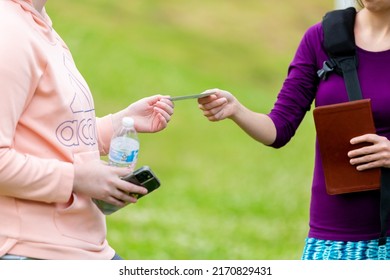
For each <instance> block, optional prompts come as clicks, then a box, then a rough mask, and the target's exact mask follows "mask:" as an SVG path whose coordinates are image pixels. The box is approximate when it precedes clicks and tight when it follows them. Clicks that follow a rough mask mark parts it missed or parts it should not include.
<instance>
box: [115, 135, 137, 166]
mask: <svg viewBox="0 0 390 280" xmlns="http://www.w3.org/2000/svg"><path fill="white" fill-rule="evenodd" d="M138 150H139V143H138V142H137V141H136V140H134V139H131V138H122V137H119V138H117V139H114V140H113V141H112V143H111V147H110V154H109V160H110V162H111V163H114V164H115V165H117V164H119V165H130V164H132V163H135V162H136V161H137V158H138Z"/></svg>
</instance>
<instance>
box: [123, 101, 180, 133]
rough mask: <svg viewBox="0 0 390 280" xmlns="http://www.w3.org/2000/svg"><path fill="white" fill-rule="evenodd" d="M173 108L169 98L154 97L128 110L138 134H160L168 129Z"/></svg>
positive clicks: (137, 103)
mask: <svg viewBox="0 0 390 280" xmlns="http://www.w3.org/2000/svg"><path fill="white" fill-rule="evenodd" d="M173 108H174V105H173V103H172V101H170V100H169V97H168V96H162V95H154V96H150V97H145V98H142V99H140V100H138V101H136V102H134V103H133V104H131V105H130V106H129V107H128V108H127V110H128V112H129V113H128V115H129V116H131V117H132V118H133V119H134V123H135V129H136V130H137V131H138V132H158V131H161V130H163V129H164V128H166V127H167V125H168V122H169V121H170V119H171V116H172V114H173V111H174V109H173Z"/></svg>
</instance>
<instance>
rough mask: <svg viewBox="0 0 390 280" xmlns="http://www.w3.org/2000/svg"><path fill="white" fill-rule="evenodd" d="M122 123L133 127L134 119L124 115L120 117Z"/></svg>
mask: <svg viewBox="0 0 390 280" xmlns="http://www.w3.org/2000/svg"><path fill="white" fill-rule="evenodd" d="M122 125H123V126H125V127H133V126H134V119H133V118H130V117H124V118H123V119H122Z"/></svg>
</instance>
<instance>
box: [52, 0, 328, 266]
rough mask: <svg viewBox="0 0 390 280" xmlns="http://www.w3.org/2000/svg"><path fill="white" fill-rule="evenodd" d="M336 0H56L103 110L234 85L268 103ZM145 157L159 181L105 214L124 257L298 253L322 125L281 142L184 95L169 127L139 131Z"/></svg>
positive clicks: (256, 105)
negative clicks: (212, 115)
mask: <svg viewBox="0 0 390 280" xmlns="http://www.w3.org/2000/svg"><path fill="white" fill-rule="evenodd" d="M333 4H334V3H333V1H321V0H310V1H309V0H307V1H302V0H300V1H298V0H288V1H287V0H285V1H259V0H243V1H232V0H231V1H229V0H228V1H226V0H224V1H222V0H208V1H198V0H186V1H179V0H165V1H154V0H133V1H123V0H111V1H107V0H84V1H79V0H67V1H48V3H47V5H46V9H47V11H48V13H49V15H50V16H51V18H52V20H53V22H54V28H55V29H56V30H57V32H58V33H59V34H60V35H61V36H62V37H63V38H64V40H65V41H66V42H67V44H68V45H69V47H70V49H71V51H72V52H73V56H74V59H75V61H76V64H77V66H78V68H79V69H80V71H81V72H82V73H83V75H84V76H85V78H86V80H87V81H88V83H89V85H90V88H91V90H92V93H93V94H94V98H95V103H96V111H97V114H98V115H99V116H102V115H105V114H108V113H110V112H115V111H117V110H120V109H122V108H124V107H125V106H127V105H128V104H130V103H132V102H134V101H136V100H138V99H140V98H142V97H145V96H149V95H153V94H157V93H162V94H170V95H183V94H194V93H200V92H202V91H203V90H205V89H209V88H216V87H218V88H222V89H226V90H229V91H231V92H232V93H233V94H234V95H235V96H236V97H237V98H238V99H239V100H240V101H241V102H242V103H243V104H245V105H246V106H247V107H249V108H250V109H252V110H255V111H259V112H268V111H269V110H270V108H271V107H272V105H273V103H274V101H275V98H276V95H277V93H278V91H279V89H280V86H281V84H282V83H283V79H284V77H285V75H286V72H287V67H288V64H289V62H290V61H291V59H292V57H293V55H294V52H295V49H296V47H297V44H298V43H299V41H300V39H301V36H302V35H303V32H304V31H305V30H306V29H307V28H308V27H309V26H310V25H312V24H314V23H315V22H317V21H319V20H320V19H321V17H322V16H323V14H324V13H325V12H326V11H328V10H330V9H332V8H333ZM140 141H141V150H140V158H139V161H138V166H141V165H144V164H146V165H150V166H151V167H152V169H153V170H154V171H155V173H157V174H158V176H159V177H160V180H161V182H162V186H161V188H160V189H159V190H158V191H156V192H154V193H153V194H151V195H150V196H149V197H145V198H143V199H142V200H140V201H139V202H138V203H137V204H136V205H130V206H128V207H127V208H126V209H123V210H122V211H120V212H117V213H115V214H113V215H111V216H109V217H108V218H107V223H108V240H109V242H110V243H111V245H112V246H113V247H114V248H115V249H116V250H117V252H118V253H119V254H120V255H122V257H124V258H126V259H139V260H153V259H171V260H173V259H174V260H186V259H187V260H197V259H206V260H215V259H219V260H231V259H234V260H240V259H244V260H248V259H282V260H289V259H299V258H300V256H301V252H302V248H303V244H304V239H305V237H306V234H307V231H308V209H309V199H310V183H311V175H312V161H313V146H314V144H313V141H314V127H313V122H312V113H311V112H309V114H308V115H307V117H306V118H305V120H304V122H303V123H302V125H301V127H300V128H299V130H298V132H297V134H296V136H295V137H294V138H293V140H292V141H291V142H290V143H289V145H287V146H286V147H284V148H283V149H278V150H276V149H273V148H269V147H265V146H263V145H261V144H259V143H257V142H255V141H254V140H252V139H251V138H250V137H248V136H247V135H246V134H245V133H243V132H242V131H241V130H240V129H239V128H238V127H237V126H235V125H234V124H233V122H231V121H230V120H226V121H223V122H218V123H212V122H209V121H207V119H206V118H204V117H203V116H202V113H201V111H200V110H199V109H198V107H197V103H196V101H182V102H180V103H179V102H177V103H176V106H175V113H174V116H173V118H172V120H171V122H170V123H169V126H168V128H167V129H166V130H164V131H163V132H160V133H156V134H142V135H140Z"/></svg>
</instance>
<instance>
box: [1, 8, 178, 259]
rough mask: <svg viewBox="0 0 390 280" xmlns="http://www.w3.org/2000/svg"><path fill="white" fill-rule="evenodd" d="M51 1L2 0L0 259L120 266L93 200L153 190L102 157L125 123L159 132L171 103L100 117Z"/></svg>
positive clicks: (159, 100)
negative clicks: (50, 12)
mask: <svg viewBox="0 0 390 280" xmlns="http://www.w3.org/2000/svg"><path fill="white" fill-rule="evenodd" d="M45 3H46V0H24V1H23V0H8V1H0V34H1V37H0V61H1V63H0V100H1V103H0V119H1V120H2V124H1V126H0V259H1V258H3V259H10V258H15V256H16V258H22V259H23V258H27V259H28V258H33V259H107V260H109V259H113V258H116V254H115V251H114V250H113V249H112V248H111V247H110V245H109V244H108V243H107V240H106V222H105V216H104V215H103V214H102V213H101V212H100V210H99V209H98V208H97V207H96V205H95V204H94V203H93V201H92V198H95V199H99V200H103V201H106V202H108V203H111V204H114V205H117V206H121V207H122V206H124V205H126V204H128V203H135V202H136V199H135V198H134V197H132V196H129V195H126V193H130V192H131V193H142V194H143V193H146V189H144V188H141V187H138V186H136V185H133V184H131V183H128V182H125V181H123V180H121V179H120V177H121V176H124V175H125V174H127V173H128V172H129V170H126V169H122V168H117V167H112V166H108V165H106V164H104V163H102V161H101V160H100V156H101V155H105V154H107V152H108V148H109V144H110V139H111V136H112V134H113V131H114V130H115V129H116V128H118V127H119V126H120V121H121V119H122V118H123V117H124V116H130V117H132V118H133V119H134V120H135V124H136V129H137V131H138V132H157V131H160V130H162V129H164V128H165V127H166V126H167V123H168V121H169V120H170V118H171V115H172V114H173V104H172V102H171V101H170V100H169V99H168V98H167V97H166V96H161V95H156V96H151V97H147V98H144V99H141V100H139V101H137V102H135V103H133V104H131V105H130V106H128V107H127V108H125V109H124V110H122V111H120V112H117V113H115V114H112V115H108V116H105V117H102V118H97V117H96V116H95V110H94V102H93V99H92V95H91V93H90V90H89V88H88V85H87V83H86V82H85V80H84V79H83V77H82V76H81V74H80V73H79V71H78V70H77V68H76V66H75V64H74V62H73V59H72V55H71V53H70V51H69V49H68V47H67V46H66V44H65V43H64V42H63V40H62V39H61V38H60V36H59V35H58V34H57V33H56V32H55V30H54V29H53V27H52V25H51V21H50V19H49V17H48V16H47V14H46V12H45V9H44V5H45ZM18 256H20V257H18Z"/></svg>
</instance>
